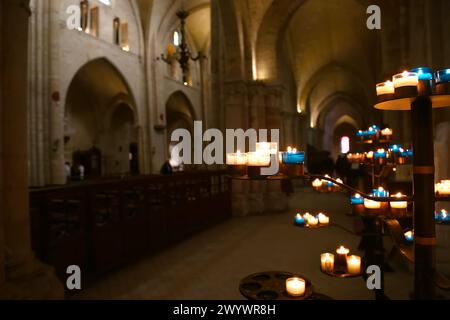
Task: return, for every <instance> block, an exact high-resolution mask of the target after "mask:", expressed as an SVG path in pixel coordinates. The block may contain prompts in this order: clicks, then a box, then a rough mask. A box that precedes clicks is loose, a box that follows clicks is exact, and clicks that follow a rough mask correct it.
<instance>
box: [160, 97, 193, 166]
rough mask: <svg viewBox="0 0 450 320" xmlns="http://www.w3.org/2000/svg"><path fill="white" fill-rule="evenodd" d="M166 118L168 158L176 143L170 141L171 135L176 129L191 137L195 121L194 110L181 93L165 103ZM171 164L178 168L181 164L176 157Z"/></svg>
mask: <svg viewBox="0 0 450 320" xmlns="http://www.w3.org/2000/svg"><path fill="white" fill-rule="evenodd" d="M166 118H167V151H168V155H169V156H170V155H171V153H172V149H173V148H174V147H175V145H176V144H178V142H175V143H173V142H172V141H171V136H172V133H173V132H174V131H175V130H177V129H186V130H188V131H189V132H190V134H191V136H193V129H194V121H195V120H196V119H197V117H196V114H195V110H194V108H193V106H192V103H191V101H190V100H189V98H188V97H187V96H186V95H185V94H184V93H183V92H182V91H175V92H174V93H172V94H171V95H170V96H169V99H168V100H167V103H166ZM170 161H171V164H172V166H174V167H178V166H179V165H180V164H181V161H180V159H178V158H177V157H175V158H171V160H170Z"/></svg>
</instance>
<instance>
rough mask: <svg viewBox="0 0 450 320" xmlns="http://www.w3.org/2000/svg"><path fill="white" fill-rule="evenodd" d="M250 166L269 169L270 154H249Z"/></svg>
mask: <svg viewBox="0 0 450 320" xmlns="http://www.w3.org/2000/svg"><path fill="white" fill-rule="evenodd" d="M247 157H248V166H250V167H268V166H269V165H270V160H271V158H270V154H268V153H260V152H249V153H248V154H247Z"/></svg>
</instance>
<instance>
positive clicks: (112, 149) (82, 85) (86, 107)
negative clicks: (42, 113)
mask: <svg viewBox="0 0 450 320" xmlns="http://www.w3.org/2000/svg"><path fill="white" fill-rule="evenodd" d="M104 79H108V81H104ZM118 110H122V111H120V112H121V116H119V117H118V116H117V112H119V111H118ZM65 121H66V123H65V148H64V150H65V159H66V161H68V162H74V163H75V162H77V163H81V164H83V165H84V166H85V167H88V168H87V170H86V171H87V173H89V172H92V175H93V176H94V175H100V174H102V175H115V174H128V173H130V172H131V171H132V170H131V164H130V160H131V159H130V149H131V145H132V144H133V145H134V146H136V147H135V148H134V149H137V145H138V141H139V137H138V126H137V123H139V122H138V113H137V108H136V103H135V100H134V97H133V93H132V92H131V89H130V87H129V85H128V83H127V82H126V80H125V78H124V77H123V75H122V74H121V73H120V71H119V70H118V69H117V68H116V67H115V66H114V65H113V64H112V63H111V62H110V61H109V60H108V59H106V58H99V59H95V60H91V61H89V62H88V63H86V64H85V65H83V66H82V67H81V68H80V69H79V70H78V71H77V72H76V74H75V76H74V77H73V79H72V81H71V83H70V85H69V88H68V90H67V95H66V101H65ZM119 122H120V124H119ZM94 151H95V152H97V153H98V154H99V157H100V161H99V163H98V167H96V168H94V169H95V170H94V169H92V170H89V169H90V168H89V166H90V162H89V160H86V158H88V156H87V155H86V154H89V152H91V153H92V152H94ZM135 154H136V157H137V155H138V153H137V150H136V152H135ZM135 171H139V170H135ZM134 173H137V172H134Z"/></svg>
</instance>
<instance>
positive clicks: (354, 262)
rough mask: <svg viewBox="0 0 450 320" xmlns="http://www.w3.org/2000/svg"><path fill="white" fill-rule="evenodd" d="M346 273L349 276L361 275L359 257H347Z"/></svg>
mask: <svg viewBox="0 0 450 320" xmlns="http://www.w3.org/2000/svg"><path fill="white" fill-rule="evenodd" d="M347 272H348V273H350V274H360V273H361V257H358V256H349V257H347Z"/></svg>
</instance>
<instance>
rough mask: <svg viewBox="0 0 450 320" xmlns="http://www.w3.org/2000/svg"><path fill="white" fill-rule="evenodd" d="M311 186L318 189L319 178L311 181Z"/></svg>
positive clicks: (319, 184) (320, 183)
mask: <svg viewBox="0 0 450 320" xmlns="http://www.w3.org/2000/svg"><path fill="white" fill-rule="evenodd" d="M312 186H313V188H316V189H319V188H320V187H322V181H321V180H319V179H316V180H314V181H313V183H312Z"/></svg>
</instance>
